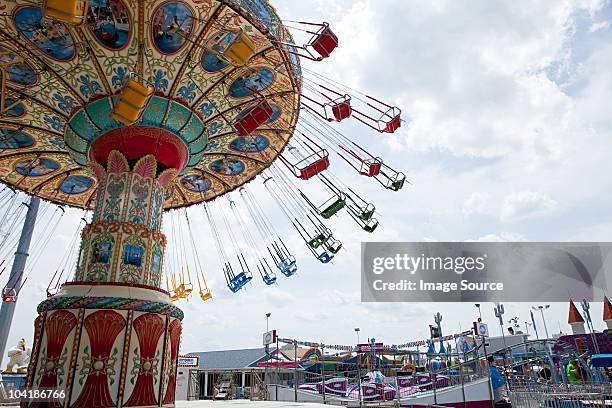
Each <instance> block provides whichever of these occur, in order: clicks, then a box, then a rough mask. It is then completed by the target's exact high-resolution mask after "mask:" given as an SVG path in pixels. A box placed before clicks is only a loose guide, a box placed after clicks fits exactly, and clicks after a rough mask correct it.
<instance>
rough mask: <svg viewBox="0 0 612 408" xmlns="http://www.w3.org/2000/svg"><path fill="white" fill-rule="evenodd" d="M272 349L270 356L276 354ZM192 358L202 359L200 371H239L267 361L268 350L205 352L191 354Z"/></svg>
mask: <svg viewBox="0 0 612 408" xmlns="http://www.w3.org/2000/svg"><path fill="white" fill-rule="evenodd" d="M275 350H276V349H275V348H274V349H270V354H271V355H272V354H273V353H274V352H275ZM188 355H190V356H198V357H200V366H199V369H200V370H239V369H243V368H250V367H256V366H257V362H259V361H265V360H267V357H266V349H265V348H263V347H261V348H255V349H241V350H223V351H204V352H196V353H189V354H188Z"/></svg>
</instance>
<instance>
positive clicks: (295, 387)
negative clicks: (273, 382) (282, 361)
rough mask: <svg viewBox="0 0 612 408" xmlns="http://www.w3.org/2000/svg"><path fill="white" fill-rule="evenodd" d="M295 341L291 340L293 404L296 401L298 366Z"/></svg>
mask: <svg viewBox="0 0 612 408" xmlns="http://www.w3.org/2000/svg"><path fill="white" fill-rule="evenodd" d="M297 352H298V349H297V340H295V339H294V340H293V362H294V364H295V367H294V370H293V394H294V399H295V402H297V400H298V366H297Z"/></svg>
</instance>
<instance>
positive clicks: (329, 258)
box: [317, 252, 334, 264]
mask: <svg viewBox="0 0 612 408" xmlns="http://www.w3.org/2000/svg"><path fill="white" fill-rule="evenodd" d="M317 259H318V260H319V261H321V262H322V263H324V264H327V263H330V262H331V261H332V259H334V256H333V255H330V254H328V253H327V252H323V253H322V254H321V255H319V256H318V257H317Z"/></svg>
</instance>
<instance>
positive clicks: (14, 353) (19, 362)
mask: <svg viewBox="0 0 612 408" xmlns="http://www.w3.org/2000/svg"><path fill="white" fill-rule="evenodd" d="M30 353H32V349H31V348H29V347H28V346H27V344H26V341H25V339H21V340H19V343H17V346H15V347H11V348H10V349H9V351H8V353H7V355H8V358H9V362H8V364H7V365H6V371H5V372H7V373H12V372H13V367H15V366H16V367H17V372H18V373H25V372H27V369H28V364H29V363H30Z"/></svg>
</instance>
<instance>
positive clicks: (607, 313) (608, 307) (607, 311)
mask: <svg viewBox="0 0 612 408" xmlns="http://www.w3.org/2000/svg"><path fill="white" fill-rule="evenodd" d="M603 320H604V322H607V321H609V320H612V304H611V303H610V299H608V297H607V296H606V297H604V314H603Z"/></svg>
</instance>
